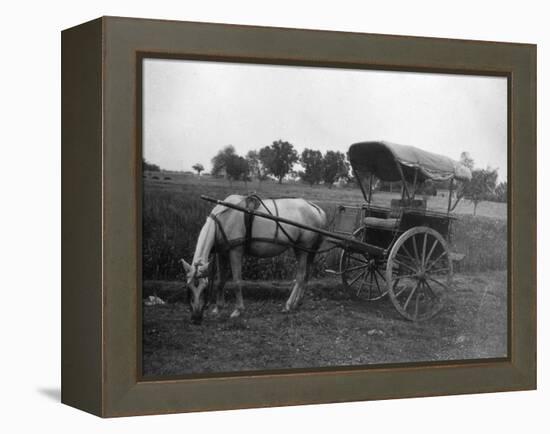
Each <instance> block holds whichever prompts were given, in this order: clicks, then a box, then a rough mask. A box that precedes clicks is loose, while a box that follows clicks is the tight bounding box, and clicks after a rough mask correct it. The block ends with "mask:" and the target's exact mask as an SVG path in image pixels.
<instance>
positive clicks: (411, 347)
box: [143, 271, 507, 376]
mask: <svg viewBox="0 0 550 434" xmlns="http://www.w3.org/2000/svg"><path fill="white" fill-rule="evenodd" d="M289 286H290V284H289V283H288V282H269V283H266V282H261V283H260V282H248V283H247V285H246V287H245V290H244V299H245V305H246V311H245V313H244V315H243V316H242V317H240V318H237V319H229V314H230V313H231V311H232V308H233V300H232V291H231V287H230V286H228V288H227V289H226V290H227V294H228V296H227V297H226V298H227V304H226V307H225V309H224V310H223V311H222V312H221V314H220V315H218V316H213V315H211V314H207V315H206V317H205V320H204V321H203V323H202V325H200V326H196V325H192V324H191V322H190V321H189V309H188V307H187V305H186V304H185V303H184V302H183V297H182V293H183V290H182V284H181V282H162V281H148V282H144V296H147V295H151V294H156V295H158V296H160V297H161V298H163V299H164V300H167V301H168V303H166V304H164V305H155V306H144V307H143V375H144V376H174V375H185V374H197V373H212V372H235V371H255V370H275V369H286V368H317V367H329V366H349V365H369V364H380V363H404V362H423V361H447V360H465V359H483V358H494V357H505V356H506V354H507V284H506V272H505V271H493V272H485V273H476V274H459V275H456V276H455V278H454V290H453V292H452V293H451V294H450V296H449V299H448V302H447V304H446V306H445V308H444V309H443V310H442V311H441V312H440V313H439V314H438V315H437V316H436V317H434V318H432V319H431V320H429V321H426V322H422V323H412V322H410V321H406V320H405V319H403V318H402V317H400V316H399V314H398V313H397V311H396V310H395V309H394V307H393V305H392V304H391V302H390V301H389V299H383V300H380V301H377V302H371V303H367V302H364V301H358V300H357V299H355V298H354V297H353V295H352V294H349V293H348V292H347V291H346V290H345V289H344V288H343V287H342V285H341V284H339V282H338V281H337V280H334V279H324V280H318V281H313V282H311V283H310V284H309V287H308V289H307V291H306V293H305V294H304V298H303V302H302V304H301V306H300V308H299V309H298V310H297V311H296V312H293V313H290V314H287V313H282V312H281V310H282V307H283V305H284V302H285V300H286V298H287V297H288V293H289Z"/></svg>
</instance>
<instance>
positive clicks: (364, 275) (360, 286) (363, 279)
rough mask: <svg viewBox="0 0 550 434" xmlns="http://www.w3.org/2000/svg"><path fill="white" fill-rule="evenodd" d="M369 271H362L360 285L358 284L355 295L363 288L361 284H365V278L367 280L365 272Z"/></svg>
mask: <svg viewBox="0 0 550 434" xmlns="http://www.w3.org/2000/svg"><path fill="white" fill-rule="evenodd" d="M368 273H369V271H368V270H367V271H365V272H364V273H363V278H362V279H361V285H359V288H358V289H357V292H356V293H355V295H356V296H358V295H359V293H360V292H361V291H362V290H363V285H364V284H365V280H367V274H368Z"/></svg>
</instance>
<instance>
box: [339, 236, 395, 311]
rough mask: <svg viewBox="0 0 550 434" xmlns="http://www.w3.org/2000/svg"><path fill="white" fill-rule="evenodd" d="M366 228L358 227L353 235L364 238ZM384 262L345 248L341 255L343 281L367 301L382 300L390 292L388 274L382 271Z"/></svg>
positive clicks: (350, 289) (355, 294)
mask: <svg viewBox="0 0 550 434" xmlns="http://www.w3.org/2000/svg"><path fill="white" fill-rule="evenodd" d="M363 230H364V228H360V229H358V230H357V231H356V232H355V233H354V234H353V235H354V237H355V238H357V239H362V238H361V236H362V235H363ZM383 266H384V264H383V263H382V262H381V261H380V260H379V259H377V258H372V257H370V256H369V255H368V254H364V253H358V252H353V251H350V250H343V251H342V254H341V256H340V272H341V273H342V283H343V284H344V286H345V287H346V289H348V290H349V291H351V292H352V294H353V295H354V296H355V297H358V298H362V299H364V300H367V301H375V300H380V299H381V298H383V297H385V296H386V294H387V293H388V291H387V285H386V276H384V273H383V272H382V271H381V270H382V269H383Z"/></svg>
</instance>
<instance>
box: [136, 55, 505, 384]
mask: <svg viewBox="0 0 550 434" xmlns="http://www.w3.org/2000/svg"><path fill="white" fill-rule="evenodd" d="M140 61H141V65H140V67H141V74H140V77H141V78H142V83H141V86H140V88H139V92H140V93H141V95H140V97H141V112H140V114H139V117H140V120H141V125H140V128H141V134H140V137H141V151H142V156H141V160H142V170H141V174H142V180H141V182H142V204H141V205H142V206H141V224H142V227H141V246H142V251H141V255H140V256H141V278H142V306H141V320H142V330H141V338H142V343H141V361H142V370H143V372H142V375H143V377H144V378H148V377H149V378H158V377H177V376H186V375H211V374H223V373H241V372H247V373H249V372H255V371H281V370H292V369H302V370H304V369H316V368H335V367H356V366H362V367H369V366H380V365H385V364H392V365H395V364H411V363H414V364H422V363H433V362H438V363H445V362H470V361H475V360H480V359H482V360H489V359H503V358H506V357H508V354H509V344H508V342H509V331H508V327H509V315H510V312H509V309H508V306H509V297H508V281H507V267H508V241H507V240H508V205H507V202H508V188H507V186H508V166H509V161H508V101H509V95H508V92H509V84H508V78H507V77H505V76H497V75H494V76H489V75H485V76H484V75H473V74H458V73H457V74H448V73H434V72H429V73H428V72H413V71H387V70H380V69H377V70H368V69H346V68H335V67H319V66H296V65H292V66H291V65H268V64H253V63H237V62H234V63H232V62H227V61H223V62H222V61H206V60H186V59H174V58H171V59H168V58H162V57H160V56H158V55H157V56H154V57H147V56H145V57H144V58H142V59H140Z"/></svg>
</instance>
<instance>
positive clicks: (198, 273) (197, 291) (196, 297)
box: [180, 259, 209, 324]
mask: <svg viewBox="0 0 550 434" xmlns="http://www.w3.org/2000/svg"><path fill="white" fill-rule="evenodd" d="M180 262H181V264H182V265H183V269H184V270H185V274H186V276H187V288H188V291H189V297H188V301H189V307H190V308H191V321H192V322H193V324H200V323H201V321H202V315H203V313H204V310H205V309H206V307H207V305H208V297H209V294H208V288H209V281H208V262H207V263H205V264H203V263H202V262H200V261H199V262H196V263H194V264H193V265H190V264H188V263H187V262H185V260H184V259H181V260H180Z"/></svg>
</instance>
